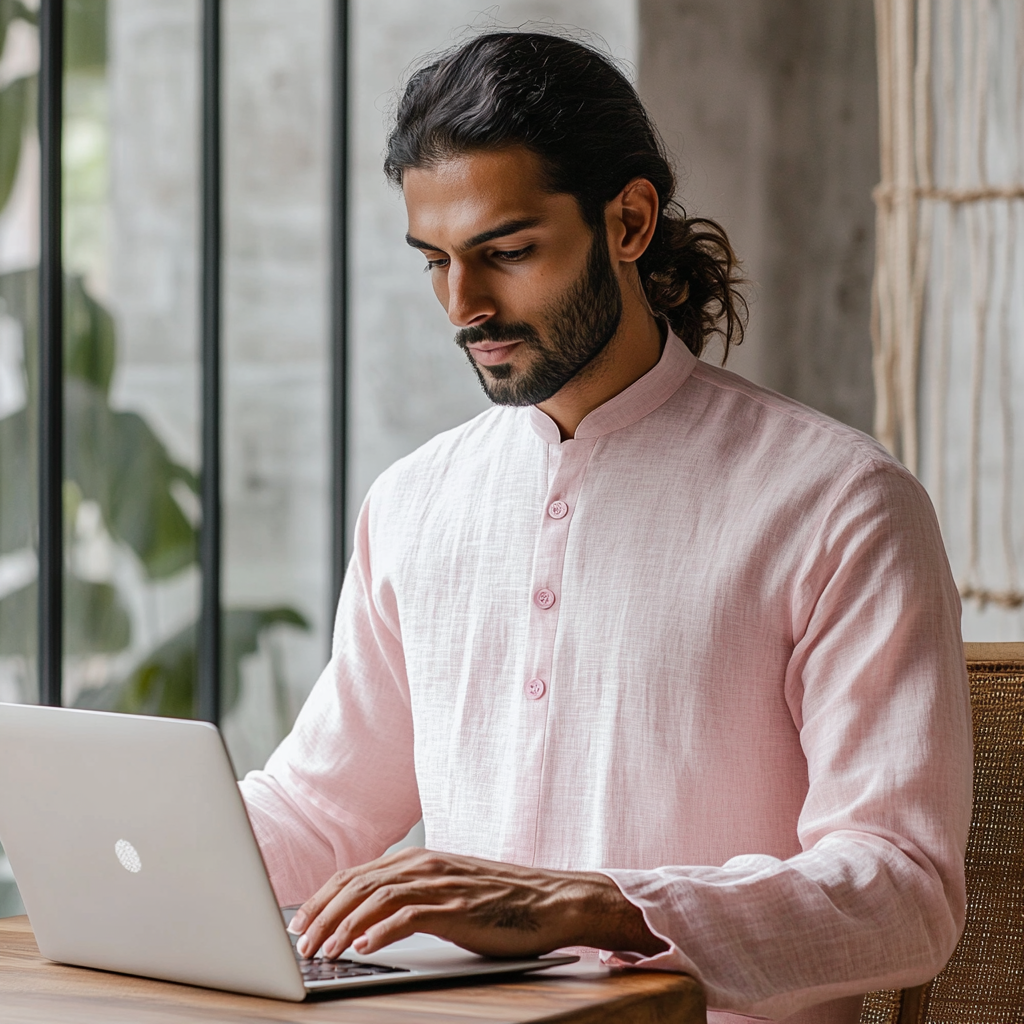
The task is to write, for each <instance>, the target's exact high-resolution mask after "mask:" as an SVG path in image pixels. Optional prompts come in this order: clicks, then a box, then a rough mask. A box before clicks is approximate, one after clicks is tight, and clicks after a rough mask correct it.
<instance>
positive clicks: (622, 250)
mask: <svg viewBox="0 0 1024 1024" xmlns="http://www.w3.org/2000/svg"><path fill="white" fill-rule="evenodd" d="M659 206H660V204H659V202H658V192H657V190H656V189H655V187H654V186H653V185H652V184H651V183H650V182H649V181H648V180H647V179H646V178H634V179H633V180H632V181H630V182H628V183H627V184H626V187H625V188H624V189H623V190H622V191H621V192H620V193H619V194H618V195H617V196H616V197H615V198H614V199H613V200H612V201H611V202H610V203H609V204H608V205H607V206H606V207H605V224H606V226H607V229H608V255H609V256H610V257H611V260H612V262H613V263H616V262H622V263H635V262H636V261H637V260H638V259H640V257H641V256H643V254H644V253H645V252H646V251H647V246H649V245H650V244H651V239H652V238H653V237H654V229H655V227H657V224H658V208H659Z"/></svg>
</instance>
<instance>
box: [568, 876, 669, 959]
mask: <svg viewBox="0 0 1024 1024" xmlns="http://www.w3.org/2000/svg"><path fill="white" fill-rule="evenodd" d="M574 876H575V879H576V881H577V884H578V889H577V890H576V893H575V899H574V900H573V904H574V909H575V912H576V913H577V914H578V915H579V920H578V921H577V922H576V924H577V927H576V929H574V931H575V932H576V933H577V934H578V936H579V937H578V939H577V941H575V942H573V943H569V944H570V945H578V946H592V947H594V948H595V949H605V950H609V951H618V952H630V953H639V954H640V955H641V956H655V955H656V954H658V953H664V952H665V950H666V949H668V946H667V945H666V944H665V942H664V941H663V940H662V939H659V938H658V937H657V936H656V935H655V934H654V933H653V932H652V931H651V930H650V928H648V926H647V922H646V920H645V919H644V915H643V911H642V910H641V909H640V908H639V907H638V906H636V905H635V904H634V903H631V902H630V901H629V900H628V899H626V897H625V896H624V895H623V893H622V890H621V889H620V888H619V887H618V885H616V884H615V882H614V881H613V880H612V879H611V878H609V877H608V876H607V875H603V874H601V873H600V872H597V871H586V872H574Z"/></svg>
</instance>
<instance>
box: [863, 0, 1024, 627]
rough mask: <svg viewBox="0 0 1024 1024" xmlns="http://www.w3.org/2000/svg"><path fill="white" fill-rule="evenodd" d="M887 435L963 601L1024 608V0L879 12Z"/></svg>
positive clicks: (882, 373)
mask: <svg viewBox="0 0 1024 1024" xmlns="http://www.w3.org/2000/svg"><path fill="white" fill-rule="evenodd" d="M875 13H876V22H877V31H878V74H879V99H880V134H881V164H882V179H881V183H880V184H879V186H878V188H877V189H876V190H875V201H876V204H877V253H876V264H875V279H874V293H873V299H874V302H873V317H872V321H873V322H872V333H873V340H874V378H875V394H876V406H875V434H876V436H877V437H878V439H879V440H880V441H882V443H883V444H885V445H886V446H887V447H888V448H889V449H890V450H891V451H892V452H893V453H894V454H896V455H898V456H899V457H900V458H901V459H902V460H903V462H904V463H905V464H906V465H907V467H908V468H909V469H910V470H911V471H912V472H914V473H915V474H917V476H918V477H919V478H920V479H921V480H922V482H923V483H924V484H925V486H926V487H927V488H928V490H929V492H930V494H931V496H932V500H933V502H934V503H935V507H936V510H937V512H938V514H939V520H940V522H941V524H942V530H943V536H944V538H945V541H946V546H947V549H948V551H949V555H950V561H951V563H952V565H953V571H954V573H955V574H956V576H957V580H958V583H959V586H960V592H961V595H962V596H963V597H964V598H965V599H972V600H974V601H977V602H978V603H980V604H981V605H982V606H984V605H986V604H995V605H1000V606H1003V607H1005V608H1019V607H1021V606H1024V592H1022V589H1021V578H1020V571H1019V570H1020V564H1021V556H1022V553H1024V505H1022V501H1021V497H1022V491H1021V477H1022V476H1024V474H1022V473H1021V472H1020V464H1019V457H1020V456H1019V454H1018V453H1022V452H1024V438H1022V437H1021V433H1020V432H1021V424H1022V423H1024V253H1022V252H1021V251H1020V250H1021V245H1022V243H1024V231H1022V224H1021V223H1020V222H1021V219H1022V216H1024V211H1022V205H1024V0H875Z"/></svg>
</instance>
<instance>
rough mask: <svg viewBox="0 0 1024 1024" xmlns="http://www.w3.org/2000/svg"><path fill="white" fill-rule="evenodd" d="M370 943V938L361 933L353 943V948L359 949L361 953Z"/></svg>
mask: <svg viewBox="0 0 1024 1024" xmlns="http://www.w3.org/2000/svg"><path fill="white" fill-rule="evenodd" d="M369 945H370V940H369V939H368V938H367V937H366V936H365V935H360V936H359V938H358V939H356V941H355V942H353V943H352V948H353V949H357V950H359V952H360V953H362V952H364V951H365V950H366V948H367V947H368V946H369Z"/></svg>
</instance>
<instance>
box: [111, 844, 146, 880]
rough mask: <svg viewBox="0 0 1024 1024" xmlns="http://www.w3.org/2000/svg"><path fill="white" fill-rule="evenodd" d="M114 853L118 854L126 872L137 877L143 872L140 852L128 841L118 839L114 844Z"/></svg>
mask: <svg viewBox="0 0 1024 1024" xmlns="http://www.w3.org/2000/svg"><path fill="white" fill-rule="evenodd" d="M114 853H116V854H117V859H118V860H119V861H120V862H121V867H123V868H124V869H125V871H130V872H131V873H132V874H133V875H137V874H138V873H139V872H140V871H141V870H142V858H141V857H140V856H139V851H138V850H136V849H135V847H134V846H132V844H131V843H129V842H128V840H127V839H118V841H117V842H116V843H114Z"/></svg>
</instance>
